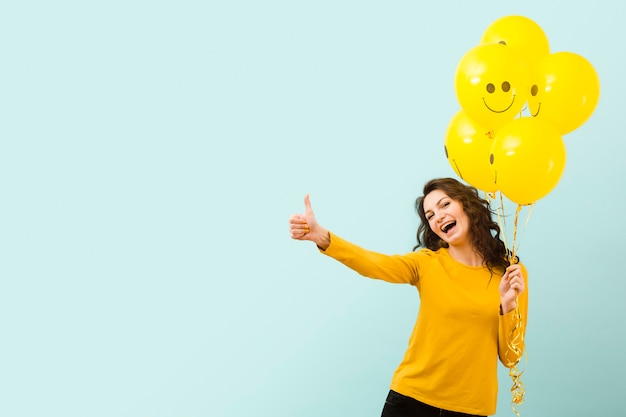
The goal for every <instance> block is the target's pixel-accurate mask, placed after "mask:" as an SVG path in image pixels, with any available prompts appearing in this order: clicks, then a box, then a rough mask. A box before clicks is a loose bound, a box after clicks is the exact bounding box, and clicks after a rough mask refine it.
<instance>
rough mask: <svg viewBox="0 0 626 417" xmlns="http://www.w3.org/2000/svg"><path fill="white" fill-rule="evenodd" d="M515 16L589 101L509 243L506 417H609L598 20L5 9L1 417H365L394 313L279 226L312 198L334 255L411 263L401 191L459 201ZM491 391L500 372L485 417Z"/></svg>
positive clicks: (624, 150) (226, 6) (393, 357)
mask: <svg viewBox="0 0 626 417" xmlns="http://www.w3.org/2000/svg"><path fill="white" fill-rule="evenodd" d="M510 14H522V15H525V16H528V17H530V18H532V19H533V20H535V21H536V22H537V23H538V24H540V25H541V27H542V28H543V29H544V31H545V32H546V34H547V36H548V39H549V41H550V45H551V50H552V52H557V51H571V52H575V53H578V54H580V55H582V56H584V57H585V58H587V59H588V60H589V61H590V62H591V63H592V64H593V65H594V67H595V68H596V70H597V72H598V74H599V76H600V79H601V83H602V93H601V98H600V102H599V104H598V106H597V108H596V111H595V113H594V114H593V116H592V117H591V118H590V119H589V120H588V121H587V122H586V123H585V124H584V125H583V126H582V127H580V128H579V129H577V130H576V131H574V132H572V133H570V134H568V135H566V136H565V137H564V140H565V142H566V146H567V152H568V154H567V167H566V170H565V173H564V175H563V177H562V179H561V181H560V183H559V184H558V186H557V187H556V188H555V189H554V190H553V191H552V193H550V194H549V195H548V196H547V197H545V198H544V199H542V200H540V201H539V202H538V203H537V204H536V206H535V207H534V209H533V211H532V213H531V215H530V220H529V222H528V225H527V226H526V227H523V222H522V227H521V233H520V237H519V242H520V255H521V257H522V260H523V261H524V263H525V264H526V265H527V267H528V270H529V274H530V293H531V299H530V309H531V311H530V323H529V328H528V335H527V344H528V349H527V352H528V362H527V365H526V373H525V374H524V377H523V381H524V382H525V384H526V388H527V395H526V405H525V406H524V408H523V409H522V416H523V417H554V416H568V417H576V416H581V417H582V416H591V415H594V416H596V415H597V416H599V415H604V416H617V415H621V414H622V413H623V410H624V406H623V404H622V400H623V397H624V388H626V386H625V385H624V374H625V373H626V365H625V364H624V357H623V352H624V349H625V348H626V345H625V343H624V341H623V336H622V332H623V330H624V327H625V326H624V302H623V300H622V299H623V294H624V290H625V289H626V285H625V284H624V274H623V271H622V270H623V267H622V266H621V265H622V261H623V258H624V255H623V249H624V242H623V239H624V235H625V232H626V223H625V222H624V219H623V216H624V196H623V192H624V186H625V185H626V182H625V181H626V180H625V178H626V172H625V166H626V164H625V163H624V155H625V154H626V145H625V142H626V141H625V140H624V137H623V132H624V129H623V123H624V96H625V95H626V84H625V82H624V74H626V58H625V57H624V47H623V40H624V39H626V26H625V25H624V22H623V17H624V15H625V14H626V6H624V5H623V4H622V3H619V2H617V1H614V0H598V1H593V2H592V1H584V2H583V1H552V2H548V1H539V0H532V1H516V2H513V1H502V0H497V1H496V0H493V1H474V2H468V1H436V2H435V1H433V2H428V3H426V2H418V1H386V2H382V1H380V2H374V1H342V0H339V1H323V0H322V1H317V2H301V1H286V0H285V1H278V0H268V1H258V2H254V1H224V2H217V1H213V2H210V1H209V2H206V1H184V0H183V1H159V0H157V1H139V0H130V1H99V2H95V1H69V0H59V1H20V2H5V4H3V6H2V8H1V9H0V45H1V52H2V61H1V67H0V73H1V74H2V82H1V88H0V106H1V108H0V138H1V139H0V141H1V142H0V143H1V148H0V181H1V182H0V184H1V192H2V205H1V211H0V213H1V214H2V223H1V229H0V242H1V244H0V245H1V246H0V259H1V261H0V283H1V287H0V337H1V341H0V361H1V362H0V415H2V416H5V417H26V416H28V417H31V416H37V417H40V416H63V417H85V416H89V417H100V416H102V417H105V416H106V417H160V416H163V417H165V416H167V417H196V416H215V417H243V416H253V415H256V416H280V417H283V416H284V417H320V416H326V417H345V416H360V417H367V416H372V417H373V416H379V415H380V410H381V408H382V405H383V402H384V398H385V396H386V393H387V390H388V386H389V381H390V378H391V375H392V372H393V371H394V369H395V367H396V366H397V364H398V362H399V361H400V359H401V357H402V355H403V353H404V350H405V348H406V343H407V340H408V336H409V333H410V330H411V328H412V326H413V321H414V318H415V313H416V311H417V307H418V304H417V296H416V292H415V290H414V289H413V288H412V287H408V286H395V285H390V284H385V283H381V282H378V281H373V280H368V279H365V278H361V277H359V276H357V275H356V274H355V273H354V272H352V271H350V270H348V269H347V268H345V267H343V266H342V265H340V264H338V263H336V262H334V261H332V260H331V259H329V258H326V257H324V256H322V255H319V254H318V253H317V252H316V250H315V248H314V246H313V245H312V244H310V243H309V242H306V243H301V242H295V241H292V240H291V239H290V238H289V235H288V226H287V219H288V217H289V215H290V214H292V213H294V212H300V211H302V210H303V205H302V197H303V196H304V194H305V193H311V199H312V202H313V207H314V209H315V210H316V213H317V216H318V220H319V221H320V222H321V223H323V224H324V225H325V226H327V227H328V228H330V229H332V230H334V231H335V232H337V233H339V234H340V235H342V236H344V237H346V238H348V239H350V240H352V241H354V242H356V243H359V244H361V245H362V246H365V247H367V248H370V249H373V250H378V251H381V252H386V253H403V252H407V251H410V250H411V248H412V246H413V245H414V239H415V238H414V236H415V230H416V227H417V219H416V216H415V214H414V211H413V208H412V204H413V201H414V199H415V197H416V196H417V195H418V194H419V193H420V191H421V187H422V185H423V183H424V182H425V181H426V180H428V179H430V178H432V177H436V176H453V175H454V173H453V171H452V169H451V168H450V167H449V165H448V163H447V161H446V159H445V157H444V155H443V136H444V132H445V129H446V127H447V124H448V122H449V120H450V118H451V117H452V115H453V114H454V113H455V112H456V111H457V110H458V104H457V101H456V97H455V94H454V87H453V75H454V71H455V68H456V64H457V62H458V61H459V59H460V58H461V56H462V55H463V54H464V53H465V52H466V51H467V50H469V49H470V48H471V47H473V46H475V45H476V44H477V43H478V41H479V39H480V36H481V34H482V32H483V31H484V29H486V27H487V26H488V25H489V24H490V23H491V22H492V21H494V20H495V19H497V18H499V17H502V16H506V15H510ZM513 209H514V207H513V206H509V207H508V212H509V213H510V214H512V212H513ZM524 220H525V217H524ZM509 386H510V381H509V379H508V376H507V375H506V373H505V372H504V370H502V374H501V383H500V400H499V411H498V414H497V416H513V413H512V411H511V410H510V408H509V402H510V394H509Z"/></svg>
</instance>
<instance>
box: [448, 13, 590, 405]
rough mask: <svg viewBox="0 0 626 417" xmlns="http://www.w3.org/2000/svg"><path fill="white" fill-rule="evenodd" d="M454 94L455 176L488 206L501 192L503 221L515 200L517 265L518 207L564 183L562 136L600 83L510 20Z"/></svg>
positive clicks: (531, 28)
mask: <svg viewBox="0 0 626 417" xmlns="http://www.w3.org/2000/svg"><path fill="white" fill-rule="evenodd" d="M455 90H456V96H457V99H458V101H459V104H460V105H461V109H460V110H459V111H458V112H457V113H456V114H455V115H454V116H453V117H452V119H451V120H450V122H449V124H448V129H447V132H446V137H445V152H446V157H447V159H448V162H449V163H450V165H451V167H452V169H454V171H455V172H456V174H457V175H458V176H459V177H461V178H462V179H463V180H464V181H466V182H467V183H469V184H471V185H473V186H474V187H476V188H478V189H480V190H483V191H484V192H485V194H486V196H487V199H488V200H489V201H490V202H492V201H495V196H496V193H498V192H500V208H499V210H496V213H498V219H499V221H502V218H503V217H504V216H502V218H501V216H500V214H502V215H504V201H503V199H502V195H504V196H506V197H507V198H508V199H509V200H511V201H512V202H514V203H517V210H516V212H515V226H514V230H513V236H514V237H513V245H512V246H511V247H509V246H508V245H507V248H508V249H509V252H510V260H511V262H515V260H516V256H515V252H516V245H515V239H516V235H517V221H518V215H519V212H520V209H521V208H522V206H531V207H532V205H533V204H534V203H535V202H536V201H537V200H539V199H541V198H543V197H545V196H546V195H547V194H549V193H550V192H551V191H552V190H553V188H554V187H555V186H556V185H557V183H558V182H559V180H560V178H561V175H562V174H563V171H564V169H565V156H566V152H565V143H564V141H563V135H565V134H567V133H569V132H571V131H573V130H575V129H577V128H578V127H580V126H581V125H582V124H583V123H584V122H585V121H586V120H587V119H588V118H589V117H590V116H591V114H592V113H593V111H594V110H595V107H596V105H597V103H598V99H599V95H600V81H599V79H598V76H597V74H596V71H595V70H594V68H593V66H592V65H591V64H590V63H589V62H588V61H587V60H586V59H585V58H583V57H582V56H580V55H578V54H575V53H572V52H556V53H551V52H550V47H549V43H548V39H547V38H546V35H545V33H544V31H543V30H542V28H541V27H540V26H539V25H537V23H535V22H534V21H532V20H531V19H529V18H527V17H523V16H506V17H502V18H500V19H497V20H496V21H494V22H493V23H492V24H491V25H489V27H487V29H486V30H485V32H484V33H483V35H482V38H481V40H480V43H479V44H478V45H477V46H475V47H474V48H472V49H470V50H469V51H468V52H467V53H466V54H465V55H464V56H463V57H462V58H461V60H460V62H459V63H458V66H457V69H456V75H455ZM525 111H527V113H528V114H526V115H525V114H524V112H525ZM501 229H503V230H502V232H504V227H502V224H501ZM503 236H504V233H503ZM505 245H506V239H505ZM515 321H516V323H515V328H519V327H520V326H522V317H521V315H520V314H519V308H517V309H516V311H515ZM513 334H515V332H514V331H513V332H512V335H511V336H512V337H511V340H512V342H511V343H510V346H509V347H510V348H511V349H512V350H513V351H514V352H517V353H520V355H519V357H520V358H521V353H522V352H521V350H522V347H523V346H524V340H523V336H522V338H521V339H520V338H519V337H513ZM517 334H519V332H518V333H517ZM522 334H523V333H522ZM518 363H519V360H518V362H516V363H511V364H508V365H507V366H508V367H509V368H510V372H509V375H510V376H511V378H512V379H513V387H512V388H511V393H512V395H513V406H512V407H513V411H514V412H515V413H516V414H517V415H518V416H519V412H518V410H517V408H516V406H518V405H519V404H521V403H522V402H523V398H524V386H523V384H522V383H521V380H520V377H521V374H522V372H519V371H518V369H517V364H518Z"/></svg>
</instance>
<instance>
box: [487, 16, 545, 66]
mask: <svg viewBox="0 0 626 417" xmlns="http://www.w3.org/2000/svg"><path fill="white" fill-rule="evenodd" d="M499 42H504V43H506V45H508V46H511V47H513V48H515V49H516V50H517V51H518V53H519V54H520V55H521V57H522V58H523V59H524V61H525V62H526V64H527V65H528V67H531V66H532V65H534V64H535V63H536V62H537V61H539V60H540V59H541V58H543V57H544V56H546V55H548V54H549V53H550V44H549V42H548V38H547V37H546V34H545V33H544V31H543V29H542V28H541V26H539V25H538V24H537V23H536V22H535V21H533V20H532V19H529V18H528V17H524V16H505V17H501V18H499V19H497V20H496V21H494V22H493V23H491V24H490V25H489V27H487V29H486V30H485V32H484V33H483V36H482V38H481V39H480V43H499Z"/></svg>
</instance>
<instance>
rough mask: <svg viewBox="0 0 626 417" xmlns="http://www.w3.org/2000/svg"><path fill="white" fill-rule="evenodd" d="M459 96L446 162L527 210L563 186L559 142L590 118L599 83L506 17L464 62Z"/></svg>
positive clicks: (569, 56) (532, 26)
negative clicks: (556, 188)
mask: <svg viewBox="0 0 626 417" xmlns="http://www.w3.org/2000/svg"><path fill="white" fill-rule="evenodd" d="M455 90H456V96H457V99H458V101H459V104H460V105H461V110H459V111H458V112H457V113H456V114H455V115H454V117H453V118H452V119H451V121H450V123H449V125H448V129H447V132H446V138H445V151H446V157H447V159H448V162H449V163H450V165H451V166H452V168H453V169H454V171H455V172H456V174H457V175H458V176H459V177H461V178H462V179H463V180H464V181H466V182H467V183H469V184H471V185H473V186H475V187H476V188H478V189H480V190H483V191H485V192H487V193H495V192H496V191H500V192H501V193H502V194H504V195H505V196H506V197H507V198H508V199H509V200H511V201H513V202H515V203H517V204H518V205H530V204H534V203H535V202H536V201H537V200H539V199H541V198H543V197H545V196H546V195H547V194H548V193H550V192H551V191H552V189H553V188H554V187H555V186H556V185H557V183H558V182H559V180H560V178H561V175H562V174H563V171H564V169H565V156H566V155H565V154H566V153H565V144H564V142H563V137H562V136H563V135H565V134H567V133H569V132H571V131H573V130H574V129H577V128H578V127H580V126H581V125H582V124H583V123H584V122H585V121H586V120H587V119H588V118H589V117H590V116H591V114H592V113H593V111H594V109H595V107H596V104H597V102H598V98H599V94H600V82H599V79H598V76H597V74H596V71H595V70H594V68H593V66H592V65H591V64H590V63H589V62H588V61H587V60H586V59H585V58H584V57H582V56H580V55H578V54H575V53H572V52H556V53H550V47H549V44H548V39H547V38H546V35H545V33H544V31H543V30H542V28H541V27H540V26H539V25H538V24H537V23H535V22H534V21H532V20H531V19H529V18H527V17H523V16H506V17H502V18H500V19H497V20H496V21H494V22H493V23H492V24H491V25H489V27H487V29H486V30H485V32H484V33H483V35H482V38H481V40H480V43H479V44H478V45H477V46H475V47H474V48H472V49H470V50H469V51H468V52H467V53H466V54H465V55H464V56H463V57H462V58H461V60H460V62H459V63H458V66H457V69H456V75H455ZM525 110H527V111H528V113H529V114H528V115H524V111H525Z"/></svg>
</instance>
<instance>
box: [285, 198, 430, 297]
mask: <svg viewBox="0 0 626 417" xmlns="http://www.w3.org/2000/svg"><path fill="white" fill-rule="evenodd" d="M304 206H305V212H304V213H302V214H294V215H292V216H291V217H290V218H289V226H290V233H291V237H292V239H296V240H310V241H312V242H315V244H316V245H317V247H318V248H319V250H320V251H321V252H322V253H324V254H325V255H328V256H330V257H332V258H334V259H336V260H338V261H339V262H341V263H343V264H344V265H346V266H347V267H349V268H351V269H353V270H354V271H356V272H358V273H359V274H361V275H363V276H366V277H369V278H375V279H382V280H384V281H387V282H393V283H406V284H413V285H417V277H418V270H417V262H416V258H415V256H409V255H385V254H382V253H378V252H372V251H369V250H366V249H363V248H361V247H360V246H357V245H355V244H353V243H350V242H348V241H346V240H344V239H341V238H340V237H338V236H337V235H334V234H332V233H330V232H329V231H328V230H327V229H325V228H324V227H322V226H320V225H319V224H318V223H317V220H316V218H315V214H314V213H313V209H312V208H311V201H310V199H309V196H308V195H306V196H305V197H304ZM413 255H416V254H415V253H413Z"/></svg>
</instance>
